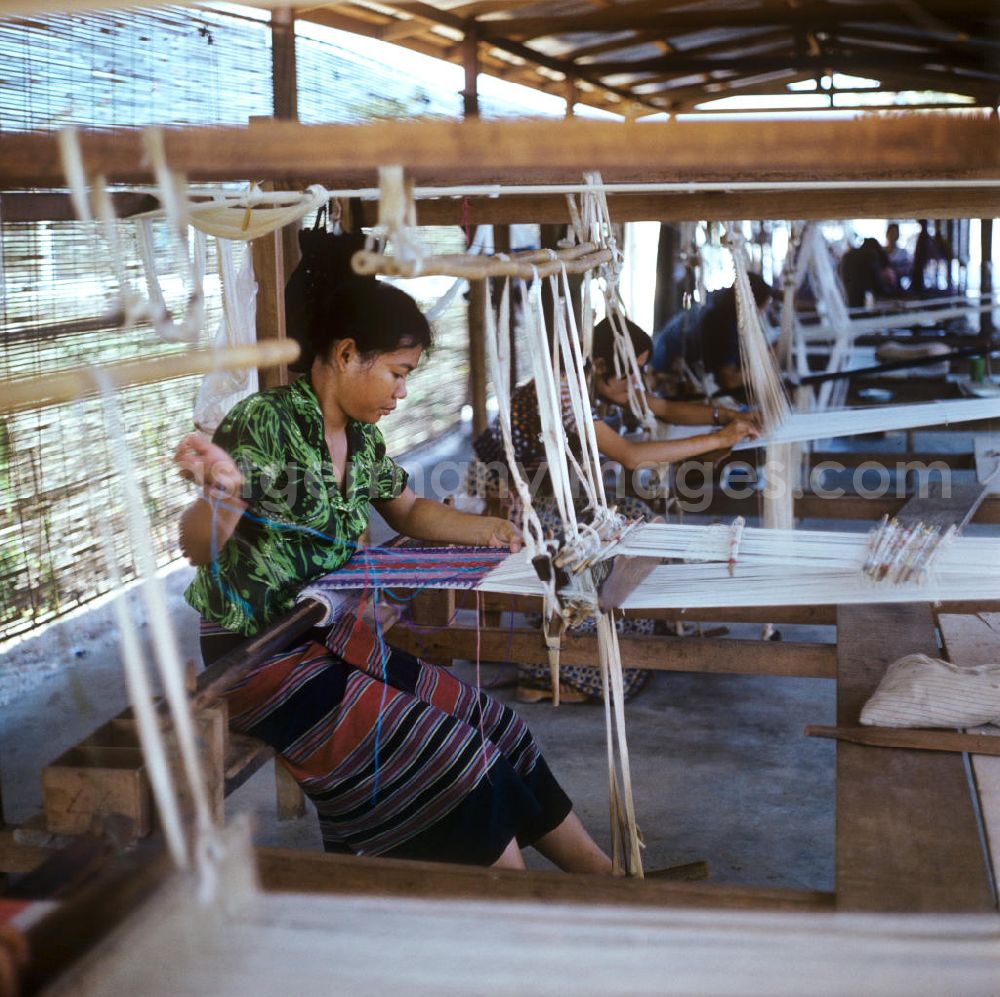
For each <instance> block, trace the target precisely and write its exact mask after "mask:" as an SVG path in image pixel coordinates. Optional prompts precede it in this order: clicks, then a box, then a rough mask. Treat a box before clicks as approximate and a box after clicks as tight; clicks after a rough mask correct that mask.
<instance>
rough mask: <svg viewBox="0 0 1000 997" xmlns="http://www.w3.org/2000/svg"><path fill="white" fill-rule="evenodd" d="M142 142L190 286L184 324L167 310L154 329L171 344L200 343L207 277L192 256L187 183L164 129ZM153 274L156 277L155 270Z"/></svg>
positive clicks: (153, 131) (176, 259)
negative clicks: (170, 155)
mask: <svg viewBox="0 0 1000 997" xmlns="http://www.w3.org/2000/svg"><path fill="white" fill-rule="evenodd" d="M142 141H143V145H144V146H145V149H146V154H147V155H148V156H149V160H150V163H151V164H152V167H153V174H154V175H155V177H156V182H157V196H158V197H159V199H160V203H161V204H162V205H163V210H164V213H165V214H166V221H167V229H168V232H169V235H170V245H171V247H172V250H173V256H174V265H175V266H176V268H177V270H178V272H179V273H181V274H186V285H187V302H186V306H185V310H184V317H183V318H182V319H181V321H180V322H176V321H174V319H173V317H172V316H171V315H170V314H169V312H167V311H166V309H164V311H163V313H162V315H160V316H159V317H158V318H157V319H156V320H155V321H154V327H155V329H156V332H157V334H158V335H159V336H160V338H161V339H163V340H165V341H166V342H168V343H175V342H184V343H196V342H197V341H198V337H199V336H200V335H201V328H202V325H203V323H204V319H205V291H204V287H203V280H202V277H203V274H200V273H199V272H198V259H197V255H198V254H197V253H194V254H192V253H191V251H190V245H189V242H188V214H187V202H186V200H185V199H184V197H183V196H182V193H181V192H182V189H183V183H182V182H181V181H180V180H179V178H178V177H176V176H175V175H174V174H173V173H172V172H171V171H170V169H169V167H168V165H167V156H166V149H165V147H164V143H163V132H162V130H161V129H159V128H147V129H146V130H145V131H144V132H143V133H142ZM152 272H153V273H154V274H155V268H154V270H153V271H152Z"/></svg>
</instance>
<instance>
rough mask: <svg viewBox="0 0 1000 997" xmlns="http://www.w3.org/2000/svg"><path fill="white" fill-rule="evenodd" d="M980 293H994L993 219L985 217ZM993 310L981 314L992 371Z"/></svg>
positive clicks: (988, 360) (989, 368) (984, 295)
mask: <svg viewBox="0 0 1000 997" xmlns="http://www.w3.org/2000/svg"><path fill="white" fill-rule="evenodd" d="M979 225H980V228H979V232H980V235H979V245H980V252H981V255H980V259H981V260H982V262H981V263H980V266H979V293H980V295H981V296H982V297H983V298H986V297H988V296H989V295H991V294H992V293H993V219H992V218H983V219H981V220H980V222H979ZM993 331H994V330H993V312H992V311H989V310H987V311H984V312H980V314H979V335H980V339H981V340H982V344H983V356H984V357H985V358H986V369H987V371H989V372H990V373H992V371H991V363H990V353H991V352H992V349H993Z"/></svg>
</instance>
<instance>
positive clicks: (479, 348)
mask: <svg viewBox="0 0 1000 997" xmlns="http://www.w3.org/2000/svg"><path fill="white" fill-rule="evenodd" d="M462 63H463V65H464V66H465V90H464V92H463V96H464V98H465V107H464V116H465V118H466V119H469V118H478V117H479V25H478V24H477V23H476V21H475V19H471V20H469V21H467V22H466V24H465V39H464V41H463V42H462ZM486 308H487V297H486V281H485V280H470V281H469V312H468V314H469V318H468V325H469V402H470V404H471V405H472V433H473V437H476V436H478V435H479V434H480V433H481V432H482V431H483V430H484V429H485V428H486V424H487V421H488V417H487V413H486Z"/></svg>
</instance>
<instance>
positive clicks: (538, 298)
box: [520, 278, 579, 543]
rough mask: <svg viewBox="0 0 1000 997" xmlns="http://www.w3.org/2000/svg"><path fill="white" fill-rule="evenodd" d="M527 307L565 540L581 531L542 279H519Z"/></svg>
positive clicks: (544, 438)
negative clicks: (577, 517)
mask: <svg viewBox="0 0 1000 997" xmlns="http://www.w3.org/2000/svg"><path fill="white" fill-rule="evenodd" d="M520 285H521V296H522V300H523V301H524V302H526V307H525V308H524V324H525V331H526V333H527V336H528V340H529V349H528V354H529V356H530V357H531V364H532V369H533V372H534V380H535V390H536V392H537V394H538V415H539V420H540V422H541V426H542V441H543V443H544V446H545V454H546V460H547V465H548V472H549V478H550V481H551V484H552V492H553V495H554V497H555V500H556V504H557V506H558V508H559V515H560V517H561V519H562V522H563V527H564V532H565V539H566V541H567V542H568V543H571V542H572V541H573V540H575V538H576V536H577V535H578V533H579V528H578V526H577V520H576V510H575V509H574V506H573V494H572V484H571V482H570V480H569V473H568V470H567V468H566V453H567V451H568V449H569V443H568V440H567V439H566V430H565V428H564V427H563V423H562V411H561V409H562V406H561V404H560V390H559V385H558V382H557V381H556V380H555V375H554V373H553V369H552V362H551V357H552V353H551V352H550V346H549V342H548V334H547V332H546V329H545V317H544V313H543V311H542V294H541V282H540V281H539V280H538V279H537V278H536V279H535V280H533V281H532V282H531V284H530V286H529V285H526V284H525V283H524V281H520Z"/></svg>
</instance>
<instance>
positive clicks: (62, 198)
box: [0, 191, 160, 324]
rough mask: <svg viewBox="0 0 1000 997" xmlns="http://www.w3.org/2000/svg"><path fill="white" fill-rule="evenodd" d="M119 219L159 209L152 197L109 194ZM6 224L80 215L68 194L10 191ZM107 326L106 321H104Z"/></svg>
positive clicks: (0, 205)
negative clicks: (77, 213)
mask: <svg viewBox="0 0 1000 997" xmlns="http://www.w3.org/2000/svg"><path fill="white" fill-rule="evenodd" d="M108 196H109V197H110V198H111V206H112V208H113V209H114V212H115V215H116V216H117V217H118V218H129V217H130V216H132V215H138V214H142V213H143V212H146V211H156V209H157V208H159V206H160V202H159V200H158V198H156V197H154V196H153V195H152V194H137V193H132V192H123V191H114V192H112V193H110V194H109V195H108ZM0 214H2V216H3V220H4V221H5V222H71V221H76V218H77V215H76V211H75V209H74V208H73V202H72V201H71V200H70V196H69V194H61V193H57V192H55V191H44V192H43V191H8V192H6V193H4V194H2V195H0ZM102 321H103V322H104V323H105V324H106V323H107V319H102Z"/></svg>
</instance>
